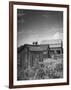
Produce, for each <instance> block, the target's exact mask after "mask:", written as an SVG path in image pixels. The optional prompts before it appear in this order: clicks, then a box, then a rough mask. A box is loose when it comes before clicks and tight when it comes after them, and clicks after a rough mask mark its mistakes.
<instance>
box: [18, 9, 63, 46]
mask: <svg viewBox="0 0 71 90" xmlns="http://www.w3.org/2000/svg"><path fill="white" fill-rule="evenodd" d="M62 38H63V12H62V11H39V10H24V9H18V10H17V46H18V47H19V46H21V45H24V44H32V42H33V41H38V42H39V43H42V42H43V41H44V40H55V39H62Z"/></svg>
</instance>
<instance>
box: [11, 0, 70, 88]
mask: <svg viewBox="0 0 71 90" xmlns="http://www.w3.org/2000/svg"><path fill="white" fill-rule="evenodd" d="M11 5H12V6H13V7H12V8H11V9H12V13H13V17H12V19H13V20H12V24H13V25H12V24H10V25H12V28H10V29H11V30H13V60H12V62H11V63H13V66H12V67H11V66H10V68H11V69H10V70H11V71H13V73H12V79H13V83H12V85H11V86H13V85H14V87H16V86H15V85H17V86H18V85H19V86H20V85H22V86H23V87H24V86H25V87H27V86H28V87H29V86H39V85H40V86H50V85H52V86H53V85H64V84H68V83H69V82H68V73H69V71H68V70H69V68H68V62H69V61H68V59H69V58H68V53H69V51H68V49H69V48H68V45H69V44H68V43H69V41H68V35H69V34H68V32H67V30H68V18H67V17H68V13H67V12H68V11H67V10H68V6H66V5H61V6H60V5H59V7H58V5H53V4H51V5H50V4H47V6H46V4H37V3H36V4H35V3H20V4H19V2H18V3H17V2H16V3H15V4H14V2H13V3H11ZM10 15H11V14H10ZM11 71H10V72H11ZM10 80H11V78H10ZM11 82H12V81H11ZM19 86H18V87H19Z"/></svg>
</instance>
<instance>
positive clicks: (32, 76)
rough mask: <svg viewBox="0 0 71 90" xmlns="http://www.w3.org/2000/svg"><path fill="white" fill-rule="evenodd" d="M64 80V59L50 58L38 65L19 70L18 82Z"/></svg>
mask: <svg viewBox="0 0 71 90" xmlns="http://www.w3.org/2000/svg"><path fill="white" fill-rule="evenodd" d="M57 78H63V60H62V58H54V59H53V58H48V59H44V60H43V62H39V64H38V65H35V66H34V67H32V68H30V67H28V68H27V69H25V70H24V69H23V68H21V69H20V70H19V75H18V80H37V79H57Z"/></svg>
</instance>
